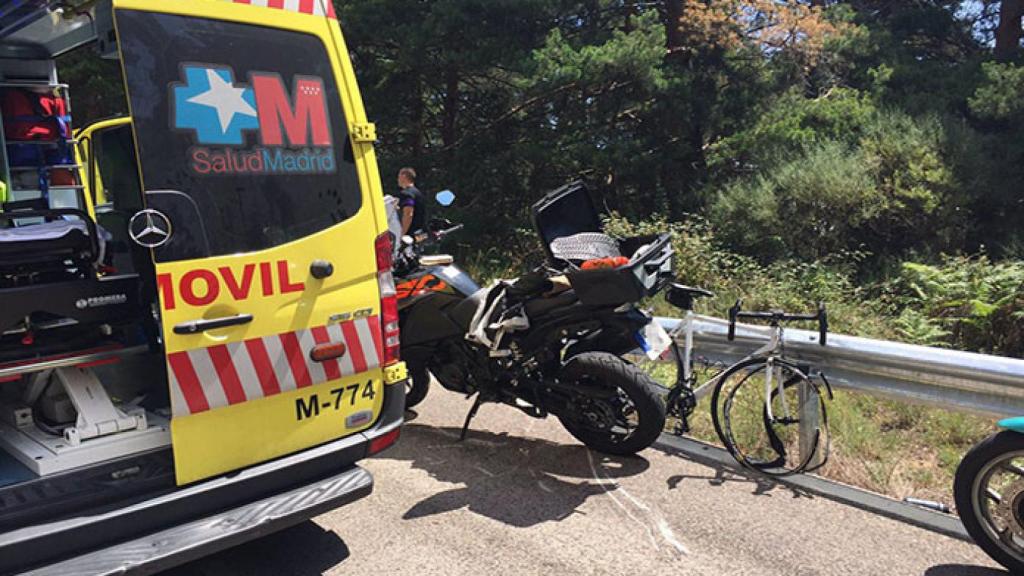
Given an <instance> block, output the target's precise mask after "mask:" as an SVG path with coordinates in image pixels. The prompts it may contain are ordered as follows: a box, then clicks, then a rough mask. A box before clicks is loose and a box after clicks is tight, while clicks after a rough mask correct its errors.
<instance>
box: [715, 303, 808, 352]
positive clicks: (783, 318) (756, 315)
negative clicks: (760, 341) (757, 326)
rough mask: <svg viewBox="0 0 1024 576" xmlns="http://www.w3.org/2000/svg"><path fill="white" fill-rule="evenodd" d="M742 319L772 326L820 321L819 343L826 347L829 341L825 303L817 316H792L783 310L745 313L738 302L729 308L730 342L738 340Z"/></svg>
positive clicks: (741, 304)
mask: <svg viewBox="0 0 1024 576" xmlns="http://www.w3.org/2000/svg"><path fill="white" fill-rule="evenodd" d="M740 318H749V319H751V320H767V321H769V322H770V323H771V324H772V325H777V324H779V323H782V322H794V321H805V320H817V321H818V343H819V344H821V345H822V346H824V345H825V344H826V342H827V341H828V311H827V310H826V309H825V303H824V302H819V303H818V312H817V314H790V313H788V312H783V311H781V310H774V311H770V312H753V311H751V312H745V311H743V300H742V299H740V300H737V301H736V304H734V305H733V306H732V308H729V334H728V337H729V340H730V341H731V340H735V339H736V320H738V319H740Z"/></svg>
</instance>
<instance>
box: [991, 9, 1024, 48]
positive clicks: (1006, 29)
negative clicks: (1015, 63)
mask: <svg viewBox="0 0 1024 576" xmlns="http://www.w3.org/2000/svg"><path fill="white" fill-rule="evenodd" d="M1021 16H1024V0H1003V1H1002V3H1001V4H1000V6H999V26H998V27H997V28H996V47H995V56H996V58H997V59H999V60H1009V59H1011V58H1013V57H1014V56H1015V55H1016V54H1017V51H1018V50H1019V49H1020V38H1021Z"/></svg>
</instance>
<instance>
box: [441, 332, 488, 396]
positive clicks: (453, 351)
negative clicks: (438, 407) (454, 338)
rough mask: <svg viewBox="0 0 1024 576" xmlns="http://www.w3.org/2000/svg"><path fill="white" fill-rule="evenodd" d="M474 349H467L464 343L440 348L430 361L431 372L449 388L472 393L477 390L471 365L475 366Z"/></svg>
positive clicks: (463, 392)
mask: <svg viewBox="0 0 1024 576" xmlns="http://www.w3.org/2000/svg"><path fill="white" fill-rule="evenodd" d="M471 353H472V351H469V350H466V349H465V345H463V344H462V343H450V344H449V345H448V346H445V347H442V348H440V349H439V350H438V354H437V356H436V357H435V359H434V360H433V361H432V362H430V373H431V374H433V375H434V378H436V379H437V381H438V382H440V383H441V385H442V386H444V387H445V388H446V389H448V390H452V391H454V392H460V393H462V394H470V393H473V392H476V390H477V386H476V385H475V383H474V378H473V375H472V374H471V373H470V370H471V367H472V366H475V365H476V364H475V362H474V361H473V358H471V357H470V354H471Z"/></svg>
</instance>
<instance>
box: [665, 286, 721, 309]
mask: <svg viewBox="0 0 1024 576" xmlns="http://www.w3.org/2000/svg"><path fill="white" fill-rule="evenodd" d="M714 295H715V293H714V292H712V291H710V290H705V289H703V288H694V287H693V286H686V285H684V284H679V283H676V282H673V283H672V284H670V285H669V287H668V291H667V292H666V293H665V300H668V303H669V304H671V305H673V306H675V307H677V308H682V309H683V310H693V302H694V300H696V299H697V298H711V297H713V296H714Z"/></svg>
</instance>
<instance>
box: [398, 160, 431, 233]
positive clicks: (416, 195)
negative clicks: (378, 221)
mask: <svg viewBox="0 0 1024 576" xmlns="http://www.w3.org/2000/svg"><path fill="white" fill-rule="evenodd" d="M398 187H399V188H401V190H400V191H399V192H398V194H396V195H395V196H396V197H397V198H398V210H399V213H400V216H401V219H402V236H405V235H406V234H409V233H410V232H416V231H418V230H425V229H426V224H427V223H426V220H427V206H426V204H425V203H424V202H423V194H422V193H421V192H420V191H419V189H418V188H416V171H415V170H413V169H412V168H402V169H401V170H399V171H398Z"/></svg>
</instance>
